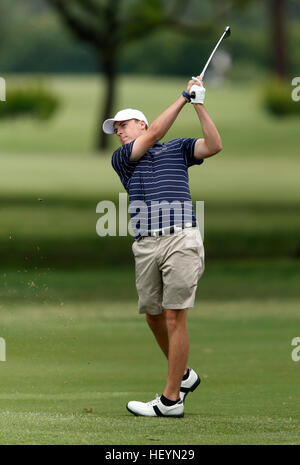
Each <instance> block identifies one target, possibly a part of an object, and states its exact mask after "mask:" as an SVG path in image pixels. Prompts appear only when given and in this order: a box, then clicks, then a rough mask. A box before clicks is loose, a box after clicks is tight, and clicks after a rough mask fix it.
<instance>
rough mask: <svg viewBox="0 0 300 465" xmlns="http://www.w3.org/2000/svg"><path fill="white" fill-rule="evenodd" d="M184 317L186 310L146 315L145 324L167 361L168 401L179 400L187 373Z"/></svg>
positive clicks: (166, 390)
mask: <svg viewBox="0 0 300 465" xmlns="http://www.w3.org/2000/svg"><path fill="white" fill-rule="evenodd" d="M186 316H187V309H186V310H164V311H163V312H162V313H161V314H160V315H149V314H146V320H147V323H148V325H149V327H150V328H151V330H152V331H153V334H154V336H155V338H156V341H157V343H158V344H159V346H160V348H161V350H162V351H163V353H164V354H165V356H166V357H167V359H168V380H167V384H166V387H165V390H164V396H165V397H167V398H168V399H170V400H177V399H178V398H179V389H180V384H181V381H182V376H183V375H184V373H186V371H187V366H186V364H187V359H188V352H189V340H188V332H187V327H186ZM182 367H183V368H182Z"/></svg>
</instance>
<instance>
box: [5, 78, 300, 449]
mask: <svg viewBox="0 0 300 465" xmlns="http://www.w3.org/2000/svg"><path fill="white" fill-rule="evenodd" d="M24 79H25V77H24ZM9 80H10V78H9V77H8V82H9ZM45 80H46V81H47V82H49V83H50V85H51V87H52V88H53V89H54V90H55V92H57V94H58V95H59V96H60V98H61V111H60V112H59V113H58V114H57V117H56V118H54V119H53V120H51V121H49V122H46V123H37V122H35V121H31V120H21V121H18V120H16V121H2V122H1V125H0V140H1V144H0V161H1V183H0V197H1V204H0V215H1V228H0V257H1V263H0V337H1V338H4V339H5V342H6V361H0V385H1V390H0V444H150V445H151V444H300V414H299V412H300V400H299V393H298V391H299V379H300V361H299V362H296V361H293V360H292V356H291V355H292V350H293V348H294V347H293V346H292V345H291V342H292V339H293V338H295V337H297V336H298V337H300V312H299V308H300V290H299V281H300V266H299V253H300V252H299V251H300V243H299V237H300V219H299V218H300V217H299V204H300V198H299V188H298V177H299V175H298V173H299V157H298V152H299V136H298V127H299V120H297V119H296V118H291V119H285V120H280V121H278V120H274V119H272V118H270V117H268V116H267V115H266V114H264V113H263V112H262V111H261V108H260V103H259V100H258V95H259V87H258V86H257V85H255V84H251V85H241V84H240V85H233V84H226V85H224V86H222V88H216V89H213V88H209V85H208V86H207V97H206V99H207V108H208V110H209V111H210V113H211V115H212V117H213V120H214V121H215V122H216V124H217V126H218V128H219V130H220V133H221V136H222V139H223V145H224V149H223V151H222V152H221V154H218V155H217V156H216V157H213V158H212V159H210V160H207V161H205V163H204V164H203V165H202V166H201V167H195V168H192V169H191V170H190V172H189V176H190V184H191V193H192V198H193V200H194V201H196V200H204V201H205V249H206V271H205V273H204V276H203V277H202V278H201V281H200V284H199V289H198V293H197V300H196V306H195V307H194V308H193V309H191V310H190V312H189V330H190V346H191V351H190V354H191V355H190V365H191V366H192V367H193V368H194V369H195V370H197V371H198V372H199V375H200V376H201V379H202V383H201V385H200V387H199V388H198V389H197V390H196V391H195V393H193V394H190V395H189V396H188V397H187V401H186V406H185V417H184V418H183V419H164V418H136V417H134V416H132V415H131V414H130V413H129V412H128V411H127V410H126V403H127V402H128V401H129V400H134V399H136V400H142V401H149V400H152V399H153V398H154V397H155V394H156V392H157V393H159V394H161V392H162V390H163V388H164V380H165V378H166V375H167V364H166V361H165V359H164V357H163V355H162V354H161V353H160V351H159V349H158V347H157V346H156V344H155V343H154V338H153V335H152V334H151V332H150V330H149V329H148V328H147V327H146V324H145V321H144V317H143V316H139V315H137V295H136V290H135V282H134V263H133V257H132V254H131V249H130V244H131V242H132V238H131V237H127V238H118V237H104V238H100V237H98V236H97V234H96V222H97V219H98V217H99V215H97V214H96V205H97V203H98V202H99V201H101V200H107V199H109V200H114V201H116V202H118V194H119V192H124V190H123V188H122V185H121V183H120V181H119V179H118V177H117V175H116V174H115V173H114V172H113V170H112V167H111V163H110V156H111V152H112V150H113V148H115V147H116V141H115V142H112V145H111V149H110V150H108V151H107V152H105V153H103V154H101V155H99V154H97V155H96V154H95V153H94V152H93V143H94V139H95V136H96V129H97V127H98V129H100V121H99V112H100V104H101V99H102V96H103V93H104V91H105V90H104V87H103V82H102V80H101V79H98V77H96V76H92V77H71V76H59V77H57V76H46V77H45ZM184 84H185V82H183V80H182V79H171V78H165V79H160V78H146V77H128V78H126V77H123V78H122V79H121V80H120V83H119V86H118V92H119V94H118V102H119V103H120V107H138V108H140V109H142V110H144V111H145V113H146V114H147V116H148V117H149V120H150V121H152V120H153V118H154V117H155V116H157V115H158V114H159V113H160V112H161V111H162V110H163V109H165V108H166V106H167V105H169V104H170V103H172V101H173V100H174V98H176V96H177V95H179V92H181V90H182V88H183V86H184ZM158 90H159V91H158ZM97 122H98V123H97ZM96 123H97V124H98V126H97V125H96ZM199 135H200V136H201V131H200V134H199V124H198V122H197V119H196V116H195V113H194V111H193V108H191V107H190V106H186V107H185V108H184V110H183V112H182V114H181V115H180V116H179V118H178V120H177V121H176V123H175V125H174V127H173V128H172V129H171V130H170V132H169V134H168V135H167V137H166V139H171V138H173V137H180V136H186V137H198V136H199Z"/></svg>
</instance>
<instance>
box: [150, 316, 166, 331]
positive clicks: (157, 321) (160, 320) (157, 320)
mask: <svg viewBox="0 0 300 465" xmlns="http://www.w3.org/2000/svg"><path fill="white" fill-rule="evenodd" d="M146 321H147V323H148V325H149V326H150V328H151V329H152V330H155V329H156V328H158V327H160V326H161V325H162V324H165V315H164V313H160V314H159V315H150V314H149V313H146Z"/></svg>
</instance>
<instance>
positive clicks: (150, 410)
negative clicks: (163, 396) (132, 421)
mask: <svg viewBox="0 0 300 465" xmlns="http://www.w3.org/2000/svg"><path fill="white" fill-rule="evenodd" d="M126 408H127V410H128V411H129V412H130V413H133V415H135V416H142V417H173V418H182V417H183V416H184V407H183V402H182V400H179V401H178V402H176V404H174V405H171V406H170V407H167V406H166V405H164V404H163V403H162V401H161V400H160V396H159V395H158V394H156V398H155V399H154V400H152V401H150V402H137V401H135V400H132V401H130V402H128V404H127V405H126Z"/></svg>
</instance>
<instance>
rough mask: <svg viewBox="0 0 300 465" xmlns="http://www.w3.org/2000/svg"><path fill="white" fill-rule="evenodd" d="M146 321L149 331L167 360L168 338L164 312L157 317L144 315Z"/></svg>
mask: <svg viewBox="0 0 300 465" xmlns="http://www.w3.org/2000/svg"><path fill="white" fill-rule="evenodd" d="M146 321H147V323H148V325H149V327H150V329H151V331H152V332H153V334H154V336H155V339H156V341H157V343H158V345H159V347H160V348H161V350H162V351H163V353H164V354H165V356H166V357H167V358H168V355H169V336H168V330H167V325H166V315H165V312H164V311H163V312H162V313H160V314H159V315H149V313H146Z"/></svg>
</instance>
